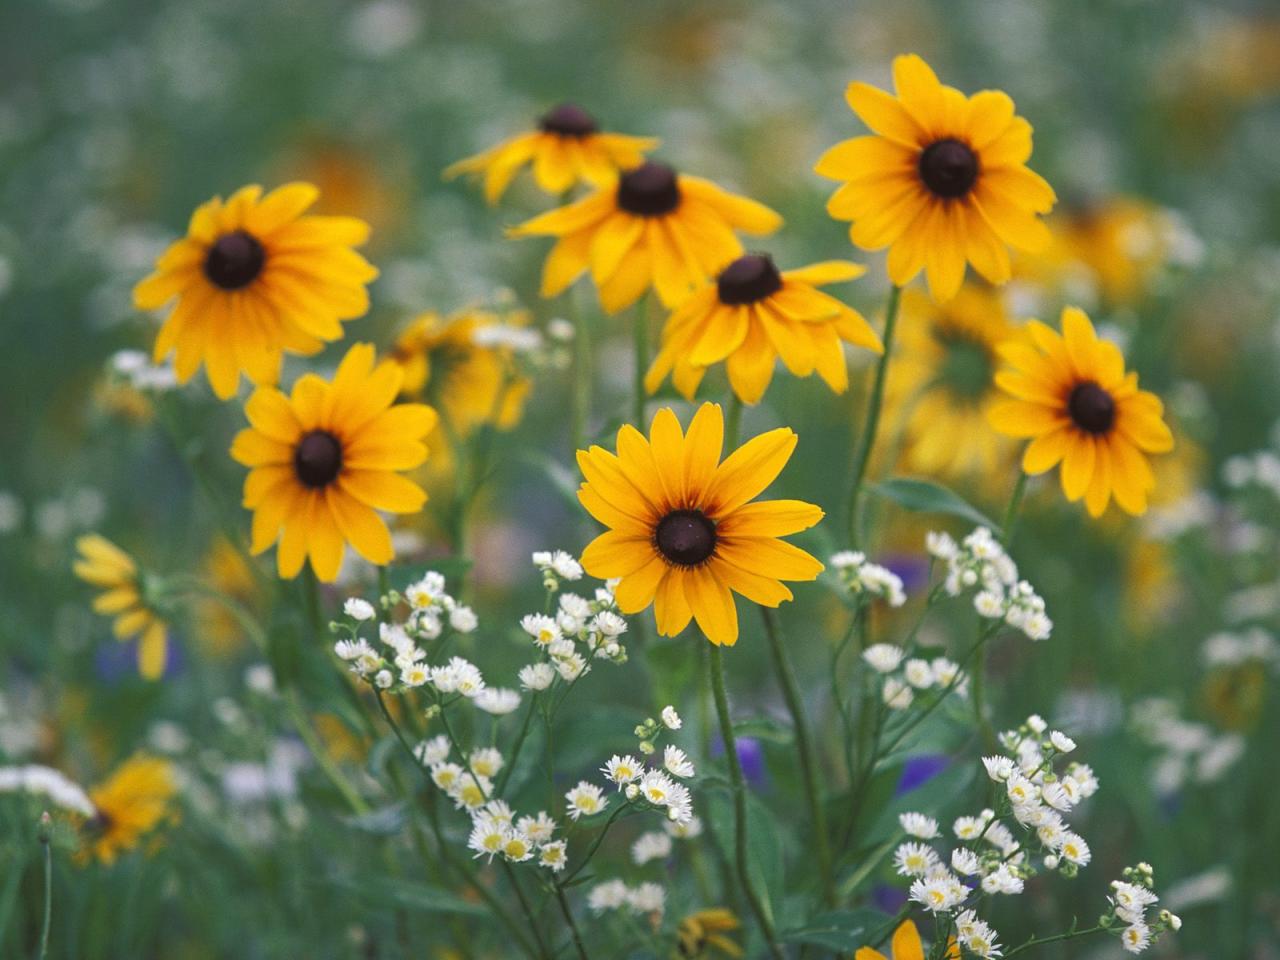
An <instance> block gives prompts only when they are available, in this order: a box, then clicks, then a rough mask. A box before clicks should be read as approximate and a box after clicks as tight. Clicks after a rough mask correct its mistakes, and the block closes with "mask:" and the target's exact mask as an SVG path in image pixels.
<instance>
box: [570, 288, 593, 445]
mask: <svg viewBox="0 0 1280 960" xmlns="http://www.w3.org/2000/svg"><path fill="white" fill-rule="evenodd" d="M568 302H569V319H570V321H571V322H572V323H573V384H572V387H571V389H572V390H573V420H572V424H571V430H570V437H571V439H572V441H573V449H574V450H575V451H577V450H580V449H582V446H583V441H584V439H585V437H586V433H587V418H588V417H589V416H590V414H591V388H592V381H591V374H592V371H591V331H590V328H589V327H588V326H587V323H586V321H585V320H584V318H583V315H582V310H581V309H580V307H579V306H578V302H577V300H576V299H575V297H574V292H573V291H572V290H570V291H569V297H568Z"/></svg>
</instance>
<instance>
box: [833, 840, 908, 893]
mask: <svg viewBox="0 0 1280 960" xmlns="http://www.w3.org/2000/svg"><path fill="white" fill-rule="evenodd" d="M897 845H898V838H897V837H896V836H895V837H891V838H890V839H888V840H886V841H885V842H884V843H882V844H880V846H878V847H876V849H874V850H872V851H871V853H870V854H868V855H867V856H865V857H863V858H862V862H861V863H859V864H858V867H857V869H856V870H854V871H853V873H851V874H849V876H847V877H845V878H844V879H843V880H841V881H840V887H839V890H840V896H842V897H848V896H850V895H852V894H854V893H856V892H857V890H858V888H859V887H860V886H862V885H863V883H865V882H866V880H867V878H868V877H869V876H871V872H872V871H873V870H875V868H876V867H878V866H880V863H881V861H883V860H884V858H885V857H887V856H888V855H889V852H890V851H891V850H892V849H893V848H894V847H896V846H897Z"/></svg>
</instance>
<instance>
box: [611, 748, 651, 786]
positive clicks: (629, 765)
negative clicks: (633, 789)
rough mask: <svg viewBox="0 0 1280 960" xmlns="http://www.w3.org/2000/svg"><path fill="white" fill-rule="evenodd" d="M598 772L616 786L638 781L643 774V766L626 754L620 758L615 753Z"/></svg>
mask: <svg viewBox="0 0 1280 960" xmlns="http://www.w3.org/2000/svg"><path fill="white" fill-rule="evenodd" d="M600 772H601V773H603V774H604V775H605V777H606V778H607V779H608V780H609V781H610V782H611V783H616V784H617V785H618V786H620V787H621V786H622V785H623V784H627V783H631V782H632V781H633V780H638V779H640V777H641V776H642V775H643V774H644V764H643V763H641V762H640V761H639V760H637V759H636V758H635V757H633V756H631V755H630V754H628V755H627V756H625V757H620V756H618V755H617V754H616V753H615V754H614V755H613V756H612V757H611V758H610V759H609V760H608V761H606V763H605V765H604V766H603V767H601V768H600Z"/></svg>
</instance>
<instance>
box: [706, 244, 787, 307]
mask: <svg viewBox="0 0 1280 960" xmlns="http://www.w3.org/2000/svg"><path fill="white" fill-rule="evenodd" d="M781 289H782V274H780V273H779V272H778V268H777V267H775V266H774V265H773V260H772V259H770V257H769V255H768V254H767V253H748V254H747V255H746V256H743V257H739V258H738V259H737V260H735V261H733V263H731V264H729V265H728V266H727V267H725V268H724V270H723V271H721V273H720V276H719V277H717V278H716V291H717V292H718V293H719V295H720V302H721V303H731V304H744V303H755V302H756V301H757V300H763V299H764V298H765V297H767V296H769V295H770V294H774V293H777V292H778V291H779V290H781Z"/></svg>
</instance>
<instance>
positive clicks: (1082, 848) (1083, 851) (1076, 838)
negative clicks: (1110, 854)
mask: <svg viewBox="0 0 1280 960" xmlns="http://www.w3.org/2000/svg"><path fill="white" fill-rule="evenodd" d="M1059 850H1060V852H1061V854H1062V859H1064V860H1066V861H1068V862H1070V863H1074V864H1075V865H1076V866H1077V867H1085V866H1088V865H1089V861H1090V860H1091V859H1092V858H1093V854H1092V853H1091V852H1090V850H1089V844H1087V843H1085V841H1084V837H1082V836H1080V834H1078V833H1068V834H1066V835H1065V836H1064V837H1063V838H1062V844H1061V846H1060V847H1059Z"/></svg>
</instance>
